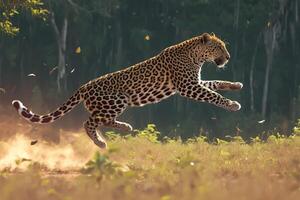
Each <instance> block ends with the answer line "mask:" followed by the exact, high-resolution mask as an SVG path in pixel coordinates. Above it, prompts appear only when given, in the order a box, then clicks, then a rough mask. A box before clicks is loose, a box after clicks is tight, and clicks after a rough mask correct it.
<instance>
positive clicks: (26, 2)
mask: <svg viewBox="0 0 300 200" xmlns="http://www.w3.org/2000/svg"><path fill="white" fill-rule="evenodd" d="M22 10H26V11H29V12H30V13H31V14H32V15H33V16H37V17H41V18H42V19H44V20H45V17H46V15H47V14H48V11H47V9H45V8H44V3H43V2H42V0H12V1H11V0H0V12H1V14H0V31H1V32H4V33H6V34H9V35H15V34H17V33H18V32H19V28H18V26H16V25H15V24H14V23H13V19H14V17H16V15H18V14H19V12H21V11H22Z"/></svg>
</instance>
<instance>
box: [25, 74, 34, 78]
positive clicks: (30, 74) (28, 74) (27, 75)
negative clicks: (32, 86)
mask: <svg viewBox="0 0 300 200" xmlns="http://www.w3.org/2000/svg"><path fill="white" fill-rule="evenodd" d="M27 76H32V77H34V76H36V75H35V74H28V75H27Z"/></svg>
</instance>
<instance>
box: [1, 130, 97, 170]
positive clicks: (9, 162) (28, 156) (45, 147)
mask: <svg viewBox="0 0 300 200" xmlns="http://www.w3.org/2000/svg"><path fill="white" fill-rule="evenodd" d="M59 134H60V141H59V143H57V144H55V143H51V142H47V141H45V140H42V139H38V140H37V141H34V142H32V141H33V139H32V138H30V137H29V136H27V135H25V134H21V133H20V134H19V133H16V134H15V135H14V136H12V137H10V138H8V139H6V140H2V141H0V170H1V171H2V170H6V171H22V170H25V169H27V168H28V166H29V165H32V164H33V163H38V164H39V165H40V166H42V167H43V168H45V169H46V170H50V171H51V170H56V171H57V170H59V171H68V170H79V169H80V168H82V167H83V166H84V164H85V163H86V162H87V161H88V160H89V159H90V158H91V157H92V155H93V154H94V153H95V151H97V150H98V149H97V148H96V147H95V145H93V144H92V142H91V141H89V140H88V138H87V137H86V135H85V134H84V133H83V132H80V133H70V132H65V131H62V130H60V133H59ZM35 142H36V144H35ZM32 144H34V145H32Z"/></svg>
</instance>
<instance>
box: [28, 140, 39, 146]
mask: <svg viewBox="0 0 300 200" xmlns="http://www.w3.org/2000/svg"><path fill="white" fill-rule="evenodd" d="M36 143H38V140H33V141H31V142H30V145H35V144H36Z"/></svg>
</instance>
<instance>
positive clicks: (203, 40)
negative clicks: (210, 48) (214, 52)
mask: <svg viewBox="0 0 300 200" xmlns="http://www.w3.org/2000/svg"><path fill="white" fill-rule="evenodd" d="M210 40H211V36H210V35H209V34H208V33H203V34H202V35H201V39H200V41H201V43H202V44H207V43H208V42H210Z"/></svg>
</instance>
